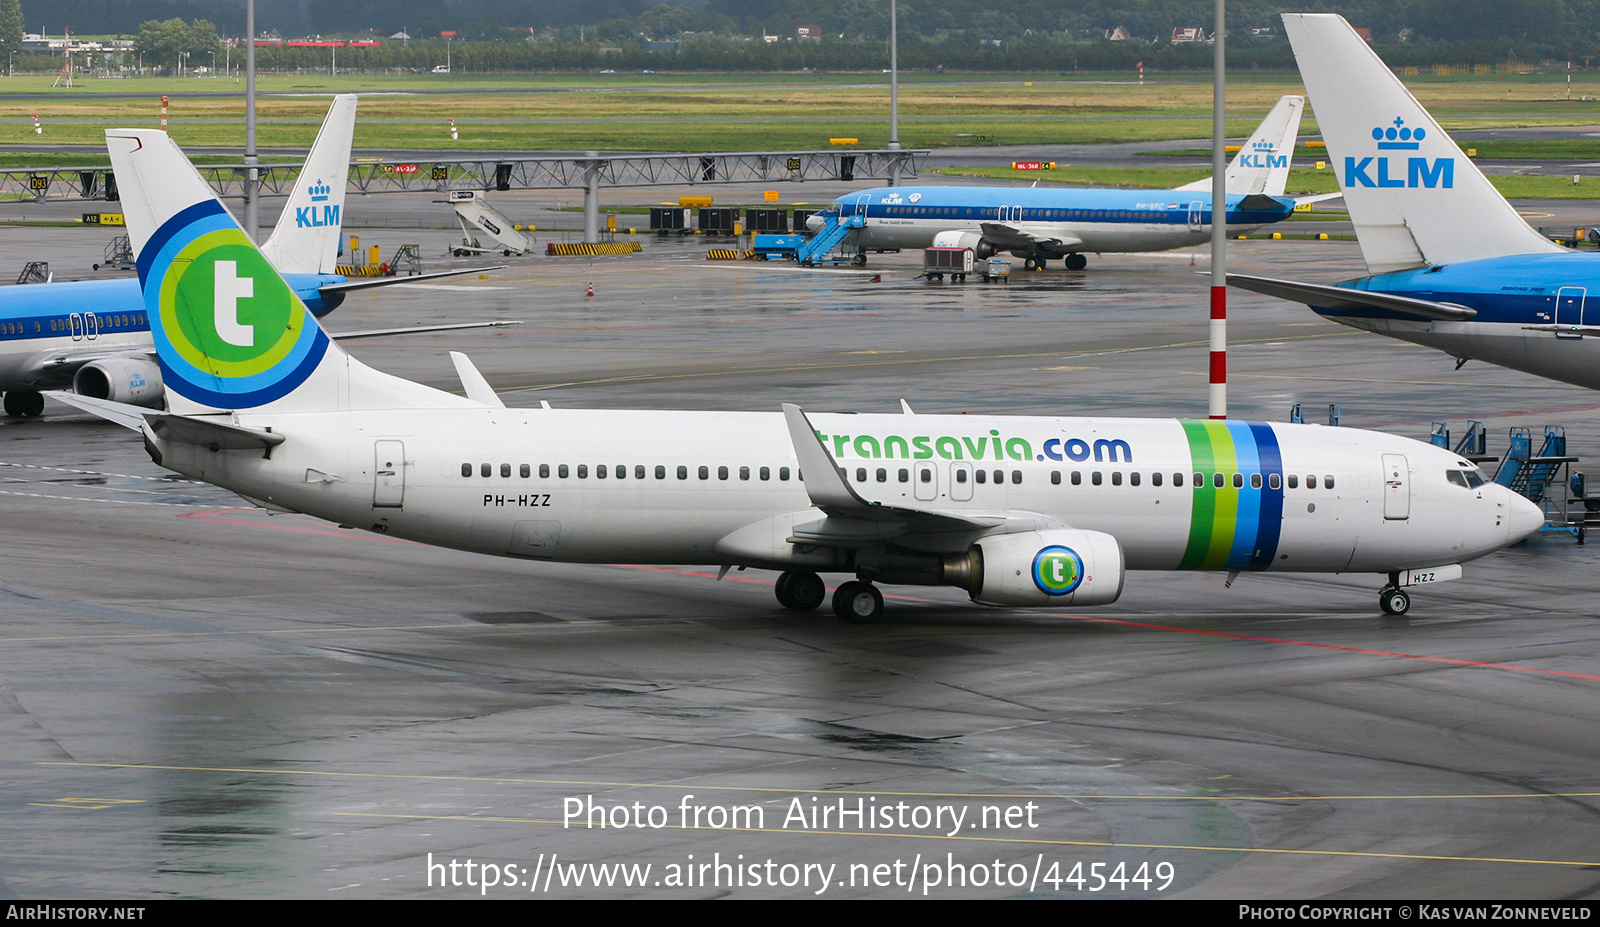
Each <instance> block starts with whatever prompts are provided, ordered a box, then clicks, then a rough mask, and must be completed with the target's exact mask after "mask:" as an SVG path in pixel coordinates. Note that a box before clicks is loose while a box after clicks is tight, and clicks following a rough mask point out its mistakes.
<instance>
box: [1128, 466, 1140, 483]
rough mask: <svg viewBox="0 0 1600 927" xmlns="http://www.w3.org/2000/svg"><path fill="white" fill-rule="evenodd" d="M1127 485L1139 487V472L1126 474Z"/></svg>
mask: <svg viewBox="0 0 1600 927" xmlns="http://www.w3.org/2000/svg"><path fill="white" fill-rule="evenodd" d="M1128 485H1129V486H1137V485H1139V471H1137V470H1135V471H1134V472H1132V473H1130V474H1128Z"/></svg>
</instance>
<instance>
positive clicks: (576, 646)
mask: <svg viewBox="0 0 1600 927" xmlns="http://www.w3.org/2000/svg"><path fill="white" fill-rule="evenodd" d="M745 192H746V193H751V192H754V195H755V196H757V197H758V196H759V192H758V191H745ZM841 192H842V191H841ZM834 195H837V194H834ZM525 196H530V197H531V196H532V194H525ZM662 198H663V199H666V198H667V197H666V196H665V195H663V197H662ZM829 198H831V197H829ZM378 200H379V198H373V199H372V200H352V202H351V205H350V206H349V214H350V216H351V221H352V222H354V223H356V224H360V223H361V222H362V221H364V217H365V216H366V215H367V213H366V210H367V209H368V204H369V203H377V202H378ZM403 201H404V202H403ZM383 202H384V203H385V204H386V205H383V206H381V210H382V212H383V213H384V214H385V215H392V216H394V217H395V218H396V220H397V221H398V220H399V219H401V218H403V217H404V216H406V215H410V216H411V217H412V220H411V221H412V222H413V223H414V224H418V223H431V218H430V217H432V216H433V215H434V213H435V211H439V210H443V209H445V207H443V206H441V205H437V204H432V203H429V202H428V201H427V198H426V197H421V198H412V197H391V198H389V199H387V200H384V201H383ZM530 202H532V200H530ZM1594 206H1595V204H1580V205H1579V206H1576V207H1566V206H1564V207H1563V208H1573V209H1582V208H1584V207H1589V208H1593V207H1594ZM373 208H375V209H376V208H378V207H373ZM362 235H363V239H364V243H366V242H367V241H369V240H370V241H372V242H377V243H379V244H380V245H381V246H382V248H383V251H384V253H385V254H386V255H387V254H388V253H389V252H390V250H391V248H392V246H394V245H397V244H399V243H402V242H412V241H415V242H418V243H421V244H423V245H424V251H425V253H427V254H429V255H434V254H438V253H440V252H442V251H443V249H444V248H445V247H446V245H447V244H448V243H449V242H450V240H451V236H450V233H449V232H447V231H443V230H440V229H438V228H432V229H415V228H411V229H402V228H397V229H392V230H391V229H374V230H370V231H363V232H362ZM369 236H370V239H369ZM109 237H110V234H109V231H108V230H104V229H102V230H87V229H39V228H26V229H19V228H6V229H0V267H18V268H20V266H21V263H22V262H23V261H24V260H49V261H50V262H51V266H52V267H53V268H57V269H58V273H62V272H64V271H66V270H67V269H69V268H75V267H77V266H78V265H80V264H81V265H82V266H83V271H82V273H83V275H85V276H88V275H90V272H89V271H88V270H87V266H88V264H89V263H90V262H91V260H94V259H98V257H99V253H100V249H101V248H102V247H103V245H104V243H105V241H106V240H107V239H108V238H109ZM643 245H644V249H645V250H644V251H643V252H642V253H641V254H637V255H633V256H629V257H602V258H594V259H589V258H547V257H543V256H537V257H526V258H517V259H512V262H511V264H512V266H511V267H510V268H509V269H508V270H506V271H501V272H496V273H493V274H490V275H489V276H488V278H487V279H480V278H478V277H476V276H469V277H467V278H464V279H461V280H459V281H446V282H443V283H436V284H432V285H429V286H416V287H409V288H406V287H401V288H396V289H391V290H386V291H383V292H381V293H364V294H356V295H352V296H351V297H350V299H349V300H348V302H347V303H346V304H345V306H344V307H343V308H341V309H339V310H338V311H337V312H336V313H335V314H334V315H332V316H330V317H329V319H328V324H329V327H330V328H331V329H333V330H335V331H337V330H339V329H367V328H378V327H386V326H390V325H412V324H426V323H432V322H445V321H465V320H475V319H504V320H518V321H521V322H523V323H524V324H522V325H520V326H516V327H514V328H510V329H502V330H494V331H488V330H486V331H465V332H452V333H444V334H437V335H418V336H410V337H405V338H397V339H393V340H389V341H385V342H377V341H367V342H361V343H359V344H355V345H353V346H352V351H353V352H354V353H356V354H357V355H358V356H360V357H361V358H362V359H364V360H366V361H367V362H368V363H370V364H373V365H374V366H377V367H379V368H381V369H384V370H387V371H389V372H392V373H397V374H400V375H403V376H407V377H410V378H413V379H417V380H420V381H422V382H426V383H429V384H432V385H436V386H440V387H442V388H447V389H457V388H459V387H458V384H456V382H455V378H454V373H453V369H452V367H451V364H450V361H449V359H448V357H447V354H446V352H447V351H448V350H451V349H456V350H463V351H465V352H466V353H468V354H469V356H471V357H472V359H473V360H474V362H475V363H476V364H477V365H478V366H479V368H480V369H481V370H482V371H483V373H484V374H485V376H486V377H487V378H488V380H489V381H490V383H491V384H493V385H495V386H496V387H497V388H499V389H500V390H502V394H503V396H504V398H505V399H506V401H507V403H508V404H510V405H536V404H537V403H538V402H539V401H541V400H545V401H549V402H550V403H552V404H553V405H556V406H561V407H582V408H621V407H644V408H691V409H776V408H777V405H778V403H779V402H782V401H794V402H799V403H801V404H802V405H804V406H805V407H806V408H808V409H816V410H871V411H890V410H894V409H897V408H898V403H899V400H901V399H902V398H903V399H906V400H907V401H909V402H910V403H911V405H912V406H913V407H914V408H915V409H916V410H918V411H921V412H963V411H970V412H975V413H976V412H1012V413H1018V414H1046V413H1048V414H1126V415H1148V416H1180V415H1181V416H1201V415H1204V414H1205V411H1206V370H1207V355H1206V316H1207V306H1206V295H1205V287H1206V278H1204V277H1203V276H1199V275H1198V273H1197V272H1198V271H1203V270H1205V269H1206V266H1207V263H1208V262H1207V259H1206V257H1205V254H1204V252H1203V251H1200V252H1195V253H1190V252H1187V251H1184V252H1173V253H1166V254H1159V255H1106V256H1103V257H1097V258H1092V259H1091V263H1090V268H1089V270H1088V271H1086V272H1083V273H1069V272H1067V271H1064V270H1057V269H1052V270H1047V271H1043V272H1038V273H1027V274H1024V273H1022V272H1021V271H1020V270H1019V271H1018V272H1017V273H1016V274H1014V275H1013V277H1012V279H1011V281H1010V282H1009V283H1007V284H994V285H984V284H979V283H966V284H952V283H949V282H948V281H947V282H943V283H932V282H928V281H923V280H919V279H916V274H917V273H918V270H919V267H918V261H917V256H915V255H912V254H899V255H881V256H879V255H875V256H873V259H872V261H871V263H870V264H869V265H868V267H866V268H864V269H855V268H839V269H818V270H804V269H799V268H795V267H792V266H786V265H782V264H776V263H759V262H710V261H707V260H706V259H705V249H706V246H707V242H706V241H705V240H703V239H656V238H654V237H653V236H646V237H644V238H643ZM467 263H469V262H465V261H459V260H457V259H453V258H452V259H442V258H441V259H438V260H436V261H433V262H431V263H430V265H429V269H440V268H442V267H444V266H449V265H452V264H460V265H465V264H467ZM1230 268H1231V269H1236V270H1242V271H1246V272H1255V273H1260V274H1264V275H1269V276H1270V275H1277V276H1295V277H1299V278H1302V279H1311V280H1319V281H1333V280H1338V279H1343V278H1345V277H1349V276H1355V275H1357V274H1359V273H1361V272H1362V266H1361V261H1360V254H1359V251H1358V249H1357V246H1356V245H1355V243H1354V242H1348V241H1328V242H1307V241H1276V242H1274V241H1260V240H1256V241H1247V242H1239V243H1235V244H1234V245H1233V250H1232V252H1231V253H1230ZM590 283H592V284H593V286H594V292H595V295H594V296H593V297H592V298H591V297H588V296H586V295H585V294H586V292H587V287H588V285H589V284H590ZM1230 336H1231V340H1232V356H1231V358H1230V371H1231V374H1232V382H1231V384H1230V411H1231V412H1232V414H1234V415H1235V416H1237V417H1251V418H1265V419H1271V420H1280V421H1281V420H1284V419H1286V418H1287V416H1288V413H1289V409H1290V407H1291V406H1292V405H1294V404H1295V403H1300V404H1302V405H1303V407H1304V408H1305V409H1306V410H1307V418H1308V420H1319V419H1321V418H1322V417H1323V416H1324V415H1325V410H1326V408H1327V406H1328V405H1329V404H1337V405H1338V406H1339V407H1340V409H1341V412H1342V417H1343V423H1344V424H1345V425H1347V426H1359V427H1375V428H1379V429H1382V430H1386V431H1392V432H1395V433H1398V434H1405V435H1409V436H1412V437H1416V438H1419V439H1426V436H1427V434H1428V430H1429V425H1430V423H1431V422H1433V421H1446V422H1449V423H1451V425H1452V427H1453V428H1455V429H1456V433H1457V434H1458V435H1459V433H1460V429H1461V428H1463V427H1464V426H1465V423H1466V421H1467V420H1468V419H1481V420H1484V421H1486V422H1487V423H1488V427H1489V430H1490V435H1491V438H1490V450H1491V451H1500V450H1503V449H1504V446H1505V435H1506V429H1507V428H1509V427H1512V426H1527V427H1531V428H1533V429H1534V431H1535V433H1536V434H1537V433H1538V431H1539V429H1540V428H1542V427H1543V426H1545V425H1547V424H1555V425H1561V426H1563V427H1565V428H1566V430H1567V434H1568V435H1569V438H1570V441H1571V447H1572V451H1573V453H1575V454H1578V455H1580V456H1584V457H1591V456H1593V455H1595V454H1597V453H1600V398H1597V397H1596V396H1595V394H1594V393H1592V392H1588V391H1585V390H1581V389H1578V388H1576V387H1570V386H1566V385H1563V384H1559V383H1553V382H1548V381H1543V380H1539V379H1536V378H1533V377H1529V376H1526V375H1524V374H1519V373H1515V372H1511V371H1505V370H1499V369H1496V368H1492V367H1486V366H1482V365H1479V364H1475V363H1474V364H1469V365H1467V366H1466V367H1465V368H1463V369H1461V370H1459V371H1458V370H1455V369H1453V368H1454V362H1453V360H1452V359H1451V358H1448V357H1446V356H1444V355H1442V354H1437V353H1433V352H1429V351H1426V350H1424V349H1421V348H1417V347H1413V346H1410V345H1405V344H1402V343H1399V342H1394V341H1390V340H1386V339H1382V338H1378V337H1376V336H1372V335H1367V334H1363V333H1359V332H1355V331H1353V330H1349V329H1344V328H1340V327H1338V326H1336V325H1333V324H1331V323H1327V322H1324V321H1322V320H1320V319H1318V318H1317V317H1316V316H1314V315H1312V314H1311V313H1309V312H1308V311H1307V310H1305V309H1304V308H1303V307H1299V306H1295V305H1290V304H1285V303H1280V302H1277V301H1274V300H1270V299H1268V298H1266V297H1261V296H1256V295H1254V294H1248V293H1234V294H1232V296H1231V303H1230ZM1580 467H1581V465H1580ZM0 513H3V514H0V546H3V549H4V550H5V551H6V568H5V569H4V570H3V571H0V616H3V625H0V729H3V731H4V733H3V738H4V739H3V742H4V744H5V745H6V749H5V750H4V751H3V753H0V779H3V781H4V783H5V785H6V789H5V790H4V794H5V796H6V798H5V801H4V803H3V805H0V857H3V858H4V859H6V860H7V865H6V866H5V867H4V869H3V871H0V895H4V896H6V897H13V898H27V897H64V898H85V899H87V898H111V897H127V898H136V899H138V898H146V899H148V898H170V897H224V898H254V897H309V898H344V897H354V898H451V897H467V896H477V895H479V894H487V895H488V896H490V897H517V896H523V895H528V896H532V897H541V896H549V897H646V898H703V897H722V896H731V897H749V898H759V897H810V896H813V895H821V896H822V897H848V898H857V897H923V896H928V897H940V898H951V897H963V898H965V897H984V898H988V897H1016V896H1036V897H1105V896H1110V897H1122V898H1127V897H1139V898H1146V897H1184V898H1260V899H1290V898H1313V897H1315V898H1341V897H1346V898H1351V897H1354V898H1379V897H1381V898H1469V897H1497V898H1504V897H1516V898H1593V897H1595V896H1596V894H1597V893H1600V891H1597V884H1600V876H1597V872H1600V868H1597V867H1600V852H1597V850H1596V846H1595V841H1594V833H1595V830H1596V825H1597V822H1600V802H1597V799H1600V773H1597V770H1600V744H1597V741H1596V739H1595V737H1594V731H1595V730H1596V725H1597V724H1600V618H1597V611H1600V607H1597V606H1596V604H1595V596H1594V589H1595V580H1594V576H1595V573H1594V570H1595V566H1596V562H1595V561H1596V557H1595V553H1594V552H1595V550H1596V548H1595V547H1593V546H1579V545H1578V544H1577V543H1576V541H1575V539H1574V538H1572V537H1571V536H1570V535H1567V534H1559V533H1550V534H1549V535H1548V536H1543V537H1540V538H1538V539H1536V540H1534V541H1532V542H1529V543H1527V544H1524V545H1521V546H1519V547H1516V548H1513V549H1511V550H1508V551H1505V552H1502V553H1500V554H1496V555H1494V556H1491V557H1488V558H1485V559H1484V560H1480V561H1476V562H1473V563H1470V564H1468V565H1467V567H1466V575H1465V577H1464V578H1463V579H1462V580H1460V581H1456V582H1452V583H1447V584H1444V585H1441V586H1437V587H1430V588H1428V589H1427V590H1425V591H1419V592H1418V594H1417V595H1416V596H1415V597H1414V605H1413V608H1412V611H1411V613H1410V615H1409V616H1407V617H1406V618H1404V619H1396V618H1389V617H1385V616H1383V615H1381V614H1380V613H1379V610H1378V608H1377V602H1376V591H1377V588H1378V586H1379V585H1380V579H1379V578H1378V577H1375V576H1365V575H1359V576H1293V575H1274V576H1244V577H1241V578H1240V579H1239V580H1238V581H1237V582H1236V583H1234V584H1233V586H1232V587H1231V588H1225V587H1224V584H1223V577H1222V576H1221V575H1220V574H1205V573H1172V574H1152V573H1137V574H1131V575H1130V577H1129V579H1128V582H1127V584H1126V591H1125V593H1124V595H1123V597H1122V598H1121V600H1120V601H1118V602H1117V603H1116V604H1115V605H1113V606H1108V607H1105V608H1099V609H1094V610H1081V611H1073V610H1067V611H1066V612H1062V613H1045V612H1030V611H1026V610H1007V609H987V608H981V607H978V606H974V605H971V604H970V603H968V602H967V601H966V600H965V596H964V595H963V594H962V593H960V592H958V591H956V590H953V589H952V590H943V589H923V588H911V587H890V588H889V589H887V590H886V591H887V592H888V593H889V595H888V599H889V608H888V611H887V612H886V614H885V617H884V619H883V620H882V622H881V623H879V624H877V625H873V626H868V627H858V626H850V625H846V624H843V623H841V622H839V621H838V620H836V619H835V618H833V617H832V616H831V615H826V616H825V615H824V614H822V613H818V614H816V615H796V614H795V613H793V612H788V611H785V610H784V609H782V608H780V607H778V605H777V603H776V601H775V599H774V598H773V594H772V588H771V580H772V577H771V576H770V575H764V574H758V573H754V572H744V573H741V572H734V573H731V574H729V575H728V576H727V577H726V578H725V579H724V580H722V581H721V582H718V581H717V579H716V575H715V574H716V571H715V569H714V568H706V567H704V566H694V565H690V566H684V567H681V568H671V569H664V568H653V567H652V568H645V567H637V566H628V565H615V566H576V565H560V564H546V563H528V562H521V561H513V560H498V559H493V558H488V557H481V556H476V555H469V554H464V553H457V552H452V551H446V550H439V549H433V548H427V547H422V546H419V545H415V544H410V543H405V542H400V541H396V540H393V539H387V538H383V537H380V536H376V535H370V534H365V533H356V532H352V531H344V530H340V529H338V528H336V527H335V526H333V525H330V524H325V523H321V522H318V521H315V520H313V519H309V518H304V517H299V516H284V515H279V516H269V515H267V514H265V513H263V512H261V511H259V510H256V509H253V508H251V507H249V506H248V504H246V503H245V502H243V501H242V500H240V499H238V498H237V497H234V496H231V495H230V494H228V493H226V492H223V491H220V490H217V489H214V488H211V487H208V486H204V485H200V484H195V483H191V482H187V481H185V480H182V479H177V478H174V477H173V476H171V475H170V474H166V473H165V472H164V471H162V470H160V469H159V468H157V467H155V466H154V465H153V464H152V463H151V462H150V461H149V459H148V458H147V457H146V456H145V454H144V452H143V450H142V449H141V447H140V444H139V441H138V439H137V437H136V436H134V435H133V434H132V433H131V432H127V431H125V430H123V429H120V428H118V427H116V426H113V425H109V424H105V423H101V422H97V421H94V420H91V419H90V418H88V417H87V416H84V415H82V414H79V413H76V412H73V411H71V410H68V409H65V408H64V407H61V406H58V405H55V404H51V405H50V407H49V408H48V409H47V412H46V415H45V416H44V417H43V418H42V419H39V420H32V421H10V420H7V421H0ZM601 822H604V824H605V826H600V823H601ZM641 823H642V825H643V826H639V825H640V824H641ZM469 860H470V861H471V863H472V865H471V866H470V867H469V866H468V861H469ZM486 866H487V867H490V868H485V867H486ZM618 866H622V867H624V868H616V867H618ZM646 866H648V867H650V868H649V869H648V871H646V870H645V868H644V867H646ZM601 867H604V868H601ZM830 867H831V868H830ZM490 880H492V881H494V882H496V883H497V884H495V885H493V886H485V885H484V884H483V883H484V882H485V881H490ZM469 881H470V884H469ZM597 881H598V882H599V883H601V884H598V885H597V884H596V882H597ZM630 881H631V882H633V883H635V884H631V885H629V884H625V883H627V882H630Z"/></svg>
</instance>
